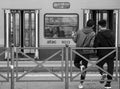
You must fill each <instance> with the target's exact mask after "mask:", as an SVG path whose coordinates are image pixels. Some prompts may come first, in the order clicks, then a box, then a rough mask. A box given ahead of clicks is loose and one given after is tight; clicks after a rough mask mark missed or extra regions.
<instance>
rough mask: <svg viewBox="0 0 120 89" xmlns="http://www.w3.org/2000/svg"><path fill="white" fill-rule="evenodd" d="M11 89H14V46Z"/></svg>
mask: <svg viewBox="0 0 120 89" xmlns="http://www.w3.org/2000/svg"><path fill="white" fill-rule="evenodd" d="M10 51H11V65H10V68H11V89H14V48H13V47H11V49H10Z"/></svg>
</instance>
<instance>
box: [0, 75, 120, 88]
mask: <svg viewBox="0 0 120 89" xmlns="http://www.w3.org/2000/svg"><path fill="white" fill-rule="evenodd" d="M38 75H39V74H37V75H30V74H28V75H27V78H26V79H28V80H29V79H31V80H34V79H39V78H38V77H39V76H38ZM99 77H100V76H99V75H97V76H94V75H92V76H91V74H87V77H86V80H87V79H91V80H96V79H98V78H99ZM42 78H43V79H47V80H52V79H53V76H51V75H50V76H48V75H44V77H42ZM78 78H79V76H78V77H77V78H76V79H78ZM54 79H55V78H54ZM119 83H120V78H119V79H118V81H112V83H111V87H112V88H111V89H120V85H119ZM78 84H79V81H77V82H76V81H69V83H68V85H69V87H68V89H78ZM104 84H105V83H104ZM104 84H100V82H99V81H85V82H84V89H105V88H104ZM14 85H15V86H14V89H65V80H64V81H60V82H52V81H47V82H45V81H43V82H38V81H37V82H29V81H28V82H27V81H26V82H15V84H14ZM0 89H11V84H10V82H0Z"/></svg>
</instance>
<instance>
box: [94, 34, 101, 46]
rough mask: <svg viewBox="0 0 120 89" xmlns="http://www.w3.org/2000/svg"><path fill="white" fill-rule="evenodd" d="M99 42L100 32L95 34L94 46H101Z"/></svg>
mask: <svg viewBox="0 0 120 89" xmlns="http://www.w3.org/2000/svg"><path fill="white" fill-rule="evenodd" d="M99 44H100V39H99V33H98V34H97V35H96V36H95V39H94V45H93V47H99Z"/></svg>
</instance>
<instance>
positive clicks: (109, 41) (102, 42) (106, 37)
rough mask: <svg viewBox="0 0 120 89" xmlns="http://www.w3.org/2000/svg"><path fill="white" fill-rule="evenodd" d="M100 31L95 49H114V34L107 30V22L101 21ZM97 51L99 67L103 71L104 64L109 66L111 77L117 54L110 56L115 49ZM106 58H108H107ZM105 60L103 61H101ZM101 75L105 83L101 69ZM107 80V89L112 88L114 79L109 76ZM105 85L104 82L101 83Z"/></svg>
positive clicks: (95, 42) (108, 70)
mask: <svg viewBox="0 0 120 89" xmlns="http://www.w3.org/2000/svg"><path fill="white" fill-rule="evenodd" d="M98 24H99V27H100V31H99V32H98V34H97V35H96V37H95V40H94V47H106V48H107V47H114V46H115V39H114V38H115V37H114V35H113V32H112V31H111V30H110V29H107V28H106V21H105V20H101V21H99V22H98ZM106 48H105V49H97V56H98V60H101V61H99V62H98V63H97V65H98V66H99V67H100V68H102V69H103V66H104V64H105V63H106V64H107V72H108V73H109V74H111V75H113V69H114V57H115V53H112V54H111V55H108V54H109V53H110V52H111V51H112V50H113V49H106ZM105 56H106V57H105ZM101 58H103V59H101ZM99 72H100V74H101V75H102V77H101V80H102V81H104V78H105V77H104V75H105V74H104V72H103V71H102V70H101V69H99ZM107 78H108V80H109V81H106V84H105V88H111V81H110V80H112V77H111V76H110V75H108V74H107ZM101 83H103V82H101Z"/></svg>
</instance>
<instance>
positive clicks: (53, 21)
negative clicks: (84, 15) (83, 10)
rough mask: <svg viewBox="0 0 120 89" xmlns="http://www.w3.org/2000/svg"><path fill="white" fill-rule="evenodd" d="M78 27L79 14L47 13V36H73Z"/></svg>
mask: <svg viewBox="0 0 120 89" xmlns="http://www.w3.org/2000/svg"><path fill="white" fill-rule="evenodd" d="M77 28H78V15H76V14H72V15H71V14H69V15H64V14H63V15H49V14H47V15H45V31H44V36H45V37H46V38H71V37H72V31H76V30H77Z"/></svg>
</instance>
